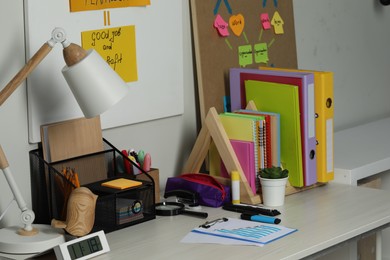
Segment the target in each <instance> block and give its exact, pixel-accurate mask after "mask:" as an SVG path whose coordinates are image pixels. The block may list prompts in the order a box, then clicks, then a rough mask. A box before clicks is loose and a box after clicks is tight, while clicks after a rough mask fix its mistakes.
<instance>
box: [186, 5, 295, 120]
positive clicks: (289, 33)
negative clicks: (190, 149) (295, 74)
mask: <svg viewBox="0 0 390 260" xmlns="http://www.w3.org/2000/svg"><path fill="white" fill-rule="evenodd" d="M218 3H220V4H219V8H218V11H217V12H216V14H219V15H220V16H221V17H222V18H223V19H224V20H225V21H226V22H228V21H229V18H230V16H232V15H237V14H242V15H243V16H244V19H245V27H244V30H243V32H245V35H244V33H242V34H241V35H240V36H236V35H234V34H233V33H232V31H231V30H229V33H230V35H229V36H227V37H221V36H220V35H219V34H218V32H217V30H216V29H215V28H214V27H213V23H214V19H215V16H216V15H215V14H214V13H215V12H214V10H215V8H216V6H217V5H218ZM225 3H228V4H229V6H230V8H231V13H230V12H229V8H228V7H227V5H226V4H225ZM263 3H266V5H265V7H263ZM275 3H277V6H275ZM190 7H191V16H192V26H193V28H192V29H193V40H194V50H195V62H196V73H197V85H198V95H199V112H200V118H201V123H202V124H203V120H204V119H205V117H206V114H207V112H208V111H209V109H210V108H211V107H215V108H216V110H217V112H219V113H221V112H224V111H225V108H224V98H225V97H228V96H229V69H230V68H233V67H240V65H239V59H238V47H239V46H242V45H252V49H253V46H254V44H257V43H267V47H268V58H269V61H268V63H267V64H264V63H255V61H254V59H253V63H252V64H250V65H247V66H246V67H247V68H258V67H259V66H273V67H284V68H297V52H296V42H295V27H294V14H293V0H284V1H277V0H273V1H260V0H240V1H231V0H215V1H211V0H190ZM275 11H277V12H278V13H279V14H280V16H281V18H282V20H283V22H284V24H283V31H284V33H283V34H275V33H274V30H273V28H271V29H270V30H262V24H261V21H260V14H261V13H268V15H269V19H270V20H271V19H272V17H273V15H274V13H275ZM245 36H246V37H245ZM227 42H228V43H227ZM229 46H231V48H230V47H229ZM227 100H229V98H227Z"/></svg>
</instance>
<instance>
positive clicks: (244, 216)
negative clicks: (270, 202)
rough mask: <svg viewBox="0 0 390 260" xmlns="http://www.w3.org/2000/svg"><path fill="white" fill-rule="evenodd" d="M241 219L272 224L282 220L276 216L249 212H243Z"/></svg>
mask: <svg viewBox="0 0 390 260" xmlns="http://www.w3.org/2000/svg"><path fill="white" fill-rule="evenodd" d="M241 219H244V220H251V221H257V222H263V223H270V224H279V223H280V222H281V220H280V218H274V217H268V216H262V215H253V214H249V213H242V214H241Z"/></svg>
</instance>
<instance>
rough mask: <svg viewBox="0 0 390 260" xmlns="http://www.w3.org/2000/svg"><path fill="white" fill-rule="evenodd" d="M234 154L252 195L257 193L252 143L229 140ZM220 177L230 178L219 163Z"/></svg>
mask: <svg viewBox="0 0 390 260" xmlns="http://www.w3.org/2000/svg"><path fill="white" fill-rule="evenodd" d="M230 143H231V144H232V146H233V149H234V152H235V153H236V156H237V159H238V161H239V162H240V165H241V168H242V170H243V172H244V174H245V176H246V178H247V181H248V183H249V186H250V187H251V188H252V191H253V194H256V193H257V189H256V166H255V156H254V155H255V154H254V144H253V142H247V141H240V140H230ZM221 176H222V177H225V178H230V174H229V173H228V172H227V170H226V168H225V165H224V164H223V162H222V161H221Z"/></svg>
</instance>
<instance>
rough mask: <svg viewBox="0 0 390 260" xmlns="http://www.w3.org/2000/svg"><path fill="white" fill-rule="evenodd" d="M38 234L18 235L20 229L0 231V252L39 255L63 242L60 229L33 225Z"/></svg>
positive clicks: (15, 227)
mask: <svg viewBox="0 0 390 260" xmlns="http://www.w3.org/2000/svg"><path fill="white" fill-rule="evenodd" d="M33 226H34V228H35V229H37V230H38V233H37V234H36V235H33V236H23V235H19V230H20V227H18V226H12V227H6V228H2V229H0V252H3V253H7V254H34V253H41V252H43V251H46V250H48V249H50V248H53V247H55V246H57V245H59V244H62V243H64V242H65V236H64V232H63V230H62V229H55V228H52V227H51V226H50V225H40V224H37V225H33Z"/></svg>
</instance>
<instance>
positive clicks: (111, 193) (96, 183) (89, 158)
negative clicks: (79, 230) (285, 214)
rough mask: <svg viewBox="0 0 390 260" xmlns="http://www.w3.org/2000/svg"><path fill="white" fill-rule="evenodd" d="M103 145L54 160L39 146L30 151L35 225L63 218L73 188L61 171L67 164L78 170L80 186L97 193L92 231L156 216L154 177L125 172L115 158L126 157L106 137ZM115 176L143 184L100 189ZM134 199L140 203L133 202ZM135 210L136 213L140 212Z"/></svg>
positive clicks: (119, 226)
mask: <svg viewBox="0 0 390 260" xmlns="http://www.w3.org/2000/svg"><path fill="white" fill-rule="evenodd" d="M103 144H104V150H103V151H101V152H97V153H93V154H88V155H83V156H79V157H75V158H70V159H67V160H63V161H58V162H55V163H49V162H47V161H45V160H44V159H43V156H42V149H40V148H38V149H35V150H32V151H30V153H29V156H30V177H31V199H32V209H33V210H34V212H35V215H36V218H35V223H36V224H50V222H51V220H52V219H53V218H55V219H57V220H65V219H64V218H65V217H66V206H67V198H68V197H69V195H70V192H71V191H72V190H73V189H74V188H75V185H74V184H73V183H72V182H70V181H69V180H67V179H66V178H65V177H64V175H63V174H62V173H61V171H62V169H64V168H67V167H69V168H72V169H75V170H76V171H77V173H78V176H79V183H80V185H81V186H86V187H88V188H89V189H90V190H91V191H92V192H93V193H95V194H96V195H98V199H97V201H96V210H95V224H94V228H93V231H97V230H104V231H105V232H106V233H107V232H111V231H114V230H117V229H120V228H123V227H127V226H130V225H135V224H138V223H141V222H145V221H148V220H151V219H154V218H155V217H156V214H155V209H154V205H155V186H156V184H155V181H154V179H153V178H152V177H151V176H150V175H149V174H148V173H146V172H144V173H141V174H138V175H131V174H127V173H124V172H123V167H121V166H120V164H119V163H118V161H120V160H118V158H120V159H121V160H122V161H123V160H129V159H128V158H127V157H124V156H123V155H122V153H121V152H120V151H119V150H118V149H117V148H115V147H114V146H113V145H112V144H110V143H109V142H108V141H107V140H105V139H103ZM129 161H130V160H129ZM118 177H121V178H122V177H123V178H130V179H132V180H137V181H140V182H142V185H141V186H138V187H134V188H128V189H124V190H116V189H100V186H101V185H100V184H101V183H102V182H104V181H106V180H108V179H113V178H118ZM157 185H158V183H157ZM136 201H137V202H139V203H138V204H137V205H134V202H136ZM132 207H133V209H134V207H137V210H138V209H139V210H140V211H142V214H138V215H134V214H133V213H134V212H132V211H131V209H132ZM129 209H130V211H129ZM137 210H135V211H136V213H140V211H139V212H137Z"/></svg>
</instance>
